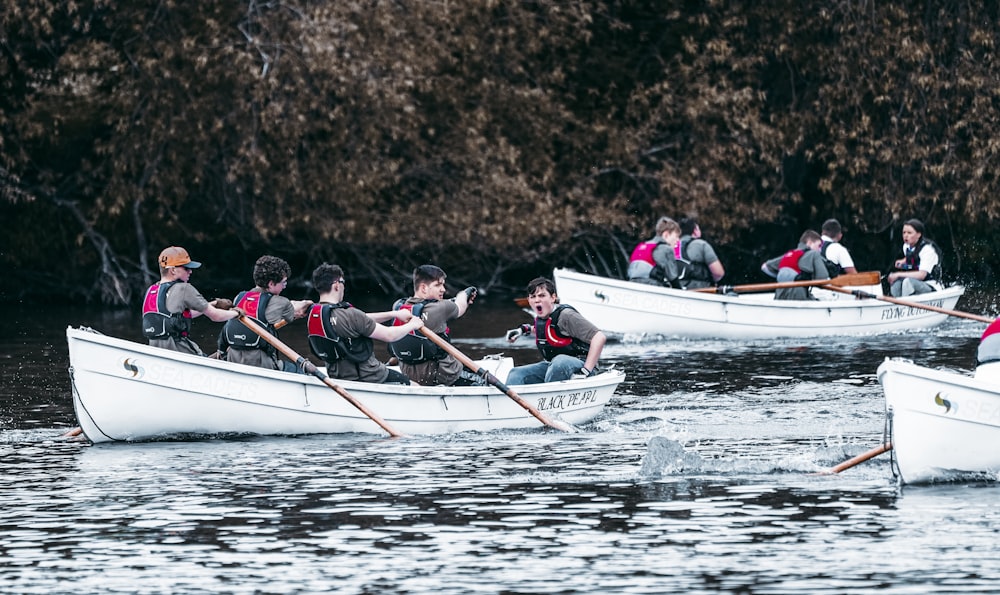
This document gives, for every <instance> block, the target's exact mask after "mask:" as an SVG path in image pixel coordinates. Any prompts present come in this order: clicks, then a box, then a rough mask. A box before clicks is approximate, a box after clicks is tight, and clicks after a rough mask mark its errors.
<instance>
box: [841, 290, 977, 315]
mask: <svg viewBox="0 0 1000 595" xmlns="http://www.w3.org/2000/svg"><path fill="white" fill-rule="evenodd" d="M822 287H823V289H829V290H830V291H839V292H840V293H847V294H850V295H853V296H857V297H859V298H869V299H874V300H881V301H883V302H889V303H890V304H898V305H900V306H909V307H910V308H921V309H923V310H930V311H931V312H938V313H940V314H947V315H948V316H957V317H959V318H968V319H969V320H977V321H979V322H985V323H986V324H990V323H992V322H993V319H992V318H988V317H986V316H980V315H978V314H971V313H969V312H962V311H961V310H949V309H947V308H939V307H937V306H932V305H930V304H920V303H917V302H910V301H907V300H901V299H899V298H894V297H889V296H887V295H875V294H873V293H868V292H867V291H861V290H860V289H844V288H842V287H834V286H832V285H823V286H822ZM923 295H926V294H923Z"/></svg>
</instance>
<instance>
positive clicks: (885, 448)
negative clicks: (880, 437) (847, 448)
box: [820, 442, 892, 475]
mask: <svg viewBox="0 0 1000 595" xmlns="http://www.w3.org/2000/svg"><path fill="white" fill-rule="evenodd" d="M890 450H892V442H886V443H885V444H883V445H881V446H879V447H877V448H873V449H871V450H869V451H868V452H864V453H861V454H859V455H858V456H856V457H854V458H851V459H847V460H846V461H844V462H843V463H841V464H839V465H834V466H833V467H830V468H829V469H827V470H826V471H824V472H822V473H820V475H833V474H835V473H840V472H841V471H844V470H846V469H850V468H851V467H853V466H855V465H860V464H861V463H864V462H865V461H867V460H868V459H873V458H875V457H877V456H879V455H880V454H882V453H884V452H889V451H890Z"/></svg>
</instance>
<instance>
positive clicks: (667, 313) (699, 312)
mask: <svg viewBox="0 0 1000 595" xmlns="http://www.w3.org/2000/svg"><path fill="white" fill-rule="evenodd" d="M553 280H554V281H555V284H556V292H557V293H558V294H559V299H560V301H561V302H563V303H566V304H569V305H571V306H573V307H574V308H576V309H577V310H578V311H579V312H580V314H582V315H583V316H584V317H585V318H587V319H588V320H590V321H591V322H592V323H594V325H596V326H597V327H598V328H600V329H601V330H602V331H604V332H605V333H609V334H611V335H613V336H617V337H625V338H638V339H642V338H644V337H680V338H685V339H744V340H746V339H773V338H781V337H822V336H833V335H864V334H881V333H892V332H901V331H909V330H915V329H923V328H928V327H932V326H936V325H939V324H941V323H942V322H944V321H945V319H946V318H947V317H948V315H947V314H943V313H939V312H934V311H929V310H925V309H923V308H918V307H913V306H903V305H898V304H893V303H886V302H884V301H880V300H877V299H856V298H854V297H853V296H848V297H849V299H823V300H795V301H793V300H775V299H774V294H773V293H744V294H740V295H719V294H714V293H699V292H695V291H683V290H680V289H671V288H668V287H658V286H654V285H645V284H642V283H635V282H632V281H623V280H620V279H610V278H607V277H599V276H596V275H588V274H585V273H578V272H575V271H572V270H568V269H555V271H553ZM964 292H965V288H964V287H962V286H958V285H956V286H952V287H948V288H946V289H943V290H941V291H935V292H931V293H924V294H919V295H912V296H909V297H907V298H906V301H908V302H912V303H914V304H919V305H924V306H931V307H937V308H945V309H951V308H954V307H955V304H957V303H958V298H960V297H961V296H962V294H963V293H964ZM869 293H874V292H871V291H869ZM831 295H834V294H831Z"/></svg>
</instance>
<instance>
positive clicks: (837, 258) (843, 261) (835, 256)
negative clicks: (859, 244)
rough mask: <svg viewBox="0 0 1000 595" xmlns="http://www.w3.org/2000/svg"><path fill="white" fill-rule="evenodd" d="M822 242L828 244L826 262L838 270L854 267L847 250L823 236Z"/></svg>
mask: <svg viewBox="0 0 1000 595" xmlns="http://www.w3.org/2000/svg"><path fill="white" fill-rule="evenodd" d="M823 242H824V243H827V244H828V245H827V247H826V256H825V258H826V259H827V260H829V261H830V262H832V263H834V264H837V265H840V268H842V269H846V268H849V267H852V266H854V259H852V258H851V253H850V252H848V251H847V248H844V246H843V245H842V244H841V243H840V242H835V241H833V239H832V238H828V237H827V236H823ZM921 268H923V267H921Z"/></svg>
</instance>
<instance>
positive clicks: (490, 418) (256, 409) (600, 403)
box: [66, 327, 625, 442]
mask: <svg viewBox="0 0 1000 595" xmlns="http://www.w3.org/2000/svg"><path fill="white" fill-rule="evenodd" d="M66 339H67V342H68V343H69V360H70V377H71V380H72V385H73V387H72V388H73V404H74V407H75V410H76V416H77V419H78V420H79V424H80V427H81V428H82V430H83V433H84V434H85V435H86V437H87V438H88V439H89V440H91V441H92V442H109V441H118V440H128V441H133V440H153V439H162V438H171V437H189V436H206V435H220V434H221V435H225V434H234V433H236V434H239V433H248V434H262V435H296V434H326V433H344V432H362V433H378V434H381V433H383V432H382V430H381V429H380V428H379V426H378V425H376V423H375V422H374V421H372V420H371V419H369V418H368V417H366V416H365V415H364V414H363V413H361V412H360V411H359V410H358V409H356V408H355V407H353V406H352V405H351V404H350V403H348V402H347V401H346V400H345V399H344V398H342V397H341V396H340V395H339V394H338V393H337V392H336V391H335V390H333V389H332V388H331V387H330V386H328V385H326V384H324V383H322V382H321V381H319V380H318V379H317V378H316V377H314V376H309V375H305V374H294V373H288V372H278V371H273V370H265V369H263V368H256V367H253V366H244V365H241V364H233V363H229V362H225V361H220V360H214V359H210V358H207V357H200V356H194V355H188V354H184V353H178V352H175V351H169V350H165V349H159V348H156V347H150V346H149V345H143V344H140V343H134V342H131V341H126V340H123V339H117V338H114V337H109V336H107V335H103V334H101V333H98V332H96V331H93V330H91V329H75V328H72V327H70V328H68V329H66ZM479 363H480V364H481V366H482V367H483V368H484V369H486V370H488V371H490V372H492V373H493V374H494V375H495V376H496V377H497V378H499V379H500V380H501V381H503V380H505V379H506V376H507V373H508V372H509V371H510V369H511V367H512V366H513V361H512V360H511V358H496V359H486V360H482V361H481V362H479ZM624 379H625V374H624V372H621V371H618V370H608V371H606V372H604V373H602V374H598V375H596V376H593V377H591V378H583V377H582V376H581V377H580V378H574V379H571V380H566V381H562V382H553V383H548V384H535V385H524V386H518V387H517V393H518V394H519V395H520V396H521V397H522V398H523V399H524V400H526V401H527V402H529V403H530V404H532V405H534V406H535V407H536V408H537V409H538V410H539V411H541V412H542V413H544V414H546V415H547V416H549V417H552V418H556V419H561V420H562V421H565V422H567V423H570V424H583V423H586V422H589V421H590V420H592V419H594V418H595V417H596V416H597V415H598V414H600V413H601V411H602V410H603V409H604V406H605V405H606V404H607V402H608V401H609V400H610V399H611V396H612V395H613V394H614V391H615V389H616V388H617V387H618V385H619V384H620V383H621V382H622V381H623V380H624ZM335 382H336V383H337V384H338V385H340V386H341V387H342V388H343V389H345V390H346V391H348V392H349V393H350V394H351V395H352V396H354V397H355V398H356V399H357V400H358V401H360V402H362V403H363V404H364V405H366V406H367V408H368V409H369V410H371V411H373V412H374V413H376V414H377V415H379V416H381V417H382V419H384V420H385V421H386V422H388V423H389V424H390V425H391V426H393V427H394V428H396V429H397V430H399V431H401V432H403V433H404V434H448V433H453V432H465V431H484V432H485V431H492V430H503V429H525V428H539V427H542V425H541V423H540V422H539V421H538V420H537V419H535V418H534V417H532V415H531V414H530V413H528V412H527V411H526V410H525V409H523V408H522V407H520V406H519V405H518V404H516V403H515V402H514V401H513V400H511V399H510V398H509V397H508V396H507V395H505V394H503V393H502V392H500V391H499V390H498V389H497V388H494V387H492V386H482V387H443V386H402V385H398V384H397V385H392V384H371V383H363V382H350V381H339V380H338V381H335Z"/></svg>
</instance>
